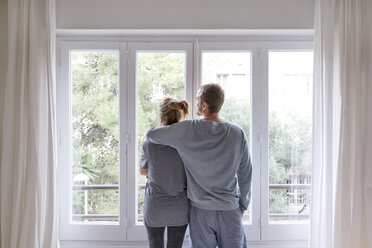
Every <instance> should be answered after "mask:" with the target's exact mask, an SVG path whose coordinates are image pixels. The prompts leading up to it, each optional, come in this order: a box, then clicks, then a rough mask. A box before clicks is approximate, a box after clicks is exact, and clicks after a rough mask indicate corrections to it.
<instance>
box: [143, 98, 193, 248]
mask: <svg viewBox="0 0 372 248" xmlns="http://www.w3.org/2000/svg"><path fill="white" fill-rule="evenodd" d="M159 114H160V125H172V124H173V123H177V122H180V121H183V120H185V119H186V117H187V115H188V103H187V102H186V101H177V100H175V99H172V98H165V99H164V100H163V101H162V102H161V103H160V109H159ZM140 172H141V174H142V175H146V176H148V180H147V184H146V191H145V200H144V209H143V213H144V214H143V215H144V224H145V226H146V229H147V236H148V239H149V243H150V248H158V247H159V248H160V247H161V248H163V247H164V230H165V227H167V232H168V236H167V239H168V241H167V247H172V248H177V247H180V248H181V247H182V243H183V238H184V236H185V231H186V228H187V224H188V209H189V206H188V204H189V202H188V199H187V194H186V175H185V169H184V166H183V162H182V160H181V158H180V156H179V155H178V153H177V151H176V150H175V149H173V148H171V147H169V146H164V145H156V144H153V143H151V142H149V141H148V140H147V139H146V140H145V141H144V143H143V144H142V153H141V160H140Z"/></svg>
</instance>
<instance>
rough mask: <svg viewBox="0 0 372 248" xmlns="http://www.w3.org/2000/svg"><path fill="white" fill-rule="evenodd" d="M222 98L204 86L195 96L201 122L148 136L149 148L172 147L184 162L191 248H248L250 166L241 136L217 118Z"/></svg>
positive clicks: (214, 88) (215, 88)
mask: <svg viewBox="0 0 372 248" xmlns="http://www.w3.org/2000/svg"><path fill="white" fill-rule="evenodd" d="M224 98H225V95H224V91H223V90H222V88H221V87H220V86H219V85H217V84H207V85H203V86H201V88H200V89H199V91H198V95H197V108H198V115H201V116H203V119H199V120H188V121H184V122H180V123H176V124H173V125H171V126H166V127H159V128H154V129H152V130H150V131H149V132H148V133H147V137H148V138H149V140H150V141H151V142H153V143H156V144H164V145H168V146H171V147H174V148H175V149H176V150H177V151H178V153H179V155H180V157H181V158H182V160H183V162H184V165H185V171H186V176H187V196H188V198H189V199H190V203H191V209H190V223H189V227H190V235H191V241H192V244H193V246H194V247H195V248H199V247H205V248H211V247H216V246H217V245H218V247H219V248H240V247H246V239H245V234H244V230H243V226H242V215H243V212H244V210H246V209H247V208H248V205H249V200H250V194H251V179H252V164H251V160H250V156H249V151H248V142H247V139H246V137H245V134H244V132H243V130H242V129H241V128H239V127H237V126H235V125H233V124H231V123H228V122H226V121H223V120H222V119H220V118H219V111H220V109H221V107H222V105H223V102H224ZM237 184H238V185H239V187H238V185H237Z"/></svg>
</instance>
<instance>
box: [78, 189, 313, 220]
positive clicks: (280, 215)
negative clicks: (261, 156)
mask: <svg viewBox="0 0 372 248" xmlns="http://www.w3.org/2000/svg"><path fill="white" fill-rule="evenodd" d="M145 187H146V185H145V184H138V190H139V191H140V190H144V189H145ZM310 187H311V184H270V185H269V189H281V190H294V189H301V190H310ZM72 190H119V185H118V184H105V185H73V186H72ZM309 216H310V215H309V214H308V213H270V214H269V218H270V219H289V220H290V219H296V220H298V219H301V220H305V219H308V218H309ZM72 220H73V221H97V222H99V221H102V222H104V221H110V222H112V221H113V222H118V220H119V215H117V214H73V215H72ZM137 220H138V221H139V222H142V220H143V215H142V214H137Z"/></svg>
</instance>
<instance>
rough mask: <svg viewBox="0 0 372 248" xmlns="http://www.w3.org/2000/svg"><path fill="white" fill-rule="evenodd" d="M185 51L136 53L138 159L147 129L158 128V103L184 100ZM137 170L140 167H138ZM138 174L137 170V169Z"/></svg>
mask: <svg viewBox="0 0 372 248" xmlns="http://www.w3.org/2000/svg"><path fill="white" fill-rule="evenodd" d="M185 82H186V53H185V52H156V51H151V52H148V51H146V52H137V84H138V105H137V134H138V137H137V151H138V152H137V158H138V160H139V156H140V151H141V147H142V142H143V139H144V136H145V134H146V132H147V130H148V129H149V128H151V127H154V126H158V125H159V116H158V115H159V114H158V109H159V103H160V101H161V100H162V99H163V98H164V97H167V96H169V97H173V98H177V99H185ZM135 166H136V168H137V165H135ZM136 171H138V170H136ZM137 182H138V192H137V213H138V216H137V222H142V221H143V217H142V213H143V199H144V190H145V185H146V177H144V176H141V175H139V173H138V176H137Z"/></svg>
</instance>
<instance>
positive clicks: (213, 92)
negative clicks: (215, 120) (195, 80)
mask: <svg viewBox="0 0 372 248" xmlns="http://www.w3.org/2000/svg"><path fill="white" fill-rule="evenodd" d="M224 101H225V92H224V91H223V89H222V88H221V86H219V85H218V84H204V85H202V86H200V103H203V102H205V103H207V104H208V107H209V113H211V114H212V113H218V112H220V110H221V107H222V105H223V102H224Z"/></svg>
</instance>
